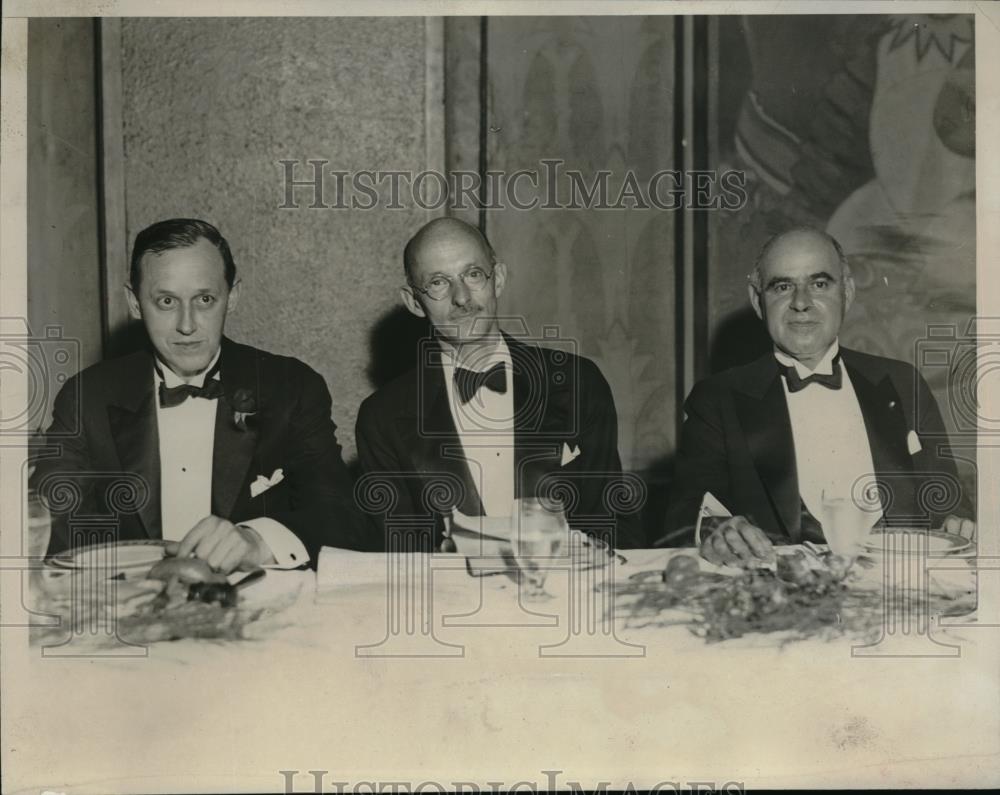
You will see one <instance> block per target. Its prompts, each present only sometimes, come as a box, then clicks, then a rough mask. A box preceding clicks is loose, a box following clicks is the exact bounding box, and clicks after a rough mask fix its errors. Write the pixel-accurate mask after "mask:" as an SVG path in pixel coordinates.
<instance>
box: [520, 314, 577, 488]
mask: <svg viewBox="0 0 1000 795" xmlns="http://www.w3.org/2000/svg"><path fill="white" fill-rule="evenodd" d="M504 338H505V339H506V341H507V348H508V349H509V350H510V358H511V370H512V372H511V381H512V382H513V383H512V385H511V389H512V390H513V393H514V400H513V403H514V496H515V497H516V498H520V497H533V496H536V495H537V492H538V483H539V481H540V480H541V479H542V478H544V477H545V475H546V474H548V473H549V472H552V471H553V470H556V469H558V468H559V467H560V465H561V463H562V460H561V444H562V442H563V441H566V440H567V437H566V433H567V431H568V430H570V429H571V428H570V425H571V423H570V420H571V418H570V417H569V416H568V415H567V411H566V408H567V407H566V406H565V405H563V404H564V402H565V399H571V398H572V397H573V395H574V393H573V384H572V383H571V379H570V378H569V376H568V374H567V373H565V372H559V373H558V374H557V373H556V370H557V369H558V368H557V367H555V366H552V364H551V362H552V359H551V357H549V358H547V357H546V355H545V352H543V351H542V349H541V348H539V347H537V346H534V345H525V344H524V343H521V342H519V341H518V340H516V339H515V338H513V337H510V336H508V335H506V334H505V335H504Z"/></svg>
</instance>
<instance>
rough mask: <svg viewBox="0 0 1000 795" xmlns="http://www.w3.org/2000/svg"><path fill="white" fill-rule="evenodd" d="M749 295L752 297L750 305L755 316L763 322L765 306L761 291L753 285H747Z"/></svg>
mask: <svg viewBox="0 0 1000 795" xmlns="http://www.w3.org/2000/svg"><path fill="white" fill-rule="evenodd" d="M747 293H749V295H750V305H751V306H752V307H753V311H754V314H756V315H757V317H758V318H760V319H761V320H763V319H764V306H763V304H761V301H760V291H759V290H758V289H757V288H756V287H755V286H754V285H753V284H752V283H751V284H748V285H747Z"/></svg>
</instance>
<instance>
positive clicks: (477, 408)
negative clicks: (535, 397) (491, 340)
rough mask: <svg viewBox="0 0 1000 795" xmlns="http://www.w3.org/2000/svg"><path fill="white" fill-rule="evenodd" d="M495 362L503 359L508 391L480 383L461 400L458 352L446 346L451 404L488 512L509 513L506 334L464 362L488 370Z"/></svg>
mask: <svg viewBox="0 0 1000 795" xmlns="http://www.w3.org/2000/svg"><path fill="white" fill-rule="evenodd" d="M497 362H501V363H503V366H504V370H505V372H506V376H507V391H506V392H504V393H503V394H501V393H499V392H494V391H493V390H492V389H490V388H489V387H487V386H481V387H480V388H479V391H478V392H476V394H475V395H473V396H472V399H471V400H470V401H469V402H468V403H462V398H461V397H460V396H459V394H458V389H456V388H455V367H456V366H457V365H456V359H455V354H454V352H453V351H452V350H450V349H449V348H446V347H443V348H442V369H443V375H444V382H445V386H446V387H447V391H448V407H449V408H450V409H451V417H452V420H454V422H455V429H456V430H457V431H458V438H459V440H460V441H461V443H462V450H463V452H464V453H465V457H466V459H467V464H468V467H469V472H470V473H471V475H472V481H473V483H475V484H476V488H477V489H479V497H480V499H481V500H482V503H483V510H484V511H485V513H486V515H487V516H510V515H511V512H512V510H513V505H514V388H513V387H514V380H513V367H512V365H511V359H510V349H509V348H508V347H507V342H506V340H504V339H503V337H500V338H499V340H498V342H497V343H496V345H495V346H494V347H493V348H492V349H491V350H488V351H487V350H480V351H477V352H476V355H475V356H474V357H473V358H472V359H470V360H469V361H467V362H465V363H463V364H462V365H461V366H462V367H463V368H464V369H467V370H475V371H478V372H485V371H486V370H489V369H490V368H491V367H492V366H493V365H494V364H496V363H497Z"/></svg>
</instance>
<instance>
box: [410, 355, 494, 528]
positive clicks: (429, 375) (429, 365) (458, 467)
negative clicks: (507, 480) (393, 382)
mask: <svg viewBox="0 0 1000 795" xmlns="http://www.w3.org/2000/svg"><path fill="white" fill-rule="evenodd" d="M420 366H421V367H422V368H423V369H422V371H421V373H420V384H419V385H418V387H419V388H418V391H417V394H418V395H419V398H418V405H416V406H413V407H411V410H412V414H410V413H409V412H408V413H407V414H406V415H405V416H404V417H402V418H401V420H400V422H401V426H402V427H400V428H398V429H397V431H398V432H399V433H400V434H401V435H402V437H403V438H404V439H408V440H409V444H408V446H409V447H410V448H411V449H412V450H413V459H414V463H415V465H416V468H417V469H418V471H420V472H421V473H422V474H423V475H425V476H426V477H429V478H433V476H434V475H437V474H441V473H443V474H447V475H452V476H454V477H455V478H457V479H458V480H459V481H460V482H461V483H462V486H463V492H464V493H463V495H462V499H461V500H460V501H459V503H458V506H457V507H458V510H460V511H461V512H462V513H464V514H466V515H467V516H479V515H482V514H483V513H484V511H483V505H482V500H481V499H480V496H479V489H478V488H477V486H476V479H475V478H474V477H473V475H472V472H471V471H470V469H469V464H468V462H467V461H466V459H465V455H464V453H463V450H462V442H461V440H460V439H459V437H458V431H457V429H456V428H455V421H454V419H452V416H451V409H450V408H449V407H448V390H447V388H446V387H445V383H444V369H443V368H442V366H441V363H440V360H439V359H435V360H434V361H432V362H426V363H421V365H420ZM418 412H422V416H418ZM418 504H419V503H418Z"/></svg>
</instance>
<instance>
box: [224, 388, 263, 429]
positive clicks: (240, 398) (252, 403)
mask: <svg viewBox="0 0 1000 795" xmlns="http://www.w3.org/2000/svg"><path fill="white" fill-rule="evenodd" d="M230 402H231V403H232V407H233V425H235V426H236V428H237V429H239V430H241V431H246V430H248V429H250V428H253V427H254V422H255V418H256V416H257V400H256V399H255V398H254V394H253V392H252V391H251V390H249V389H237V390H236V391H235V392H234V393H233V396H232V398H230Z"/></svg>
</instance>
